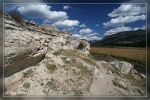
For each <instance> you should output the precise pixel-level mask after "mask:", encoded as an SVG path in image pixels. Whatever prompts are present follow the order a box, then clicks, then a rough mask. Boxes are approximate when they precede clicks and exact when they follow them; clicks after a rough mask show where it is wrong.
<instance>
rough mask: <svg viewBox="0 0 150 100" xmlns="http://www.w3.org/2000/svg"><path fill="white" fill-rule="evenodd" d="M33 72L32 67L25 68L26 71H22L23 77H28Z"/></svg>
mask: <svg viewBox="0 0 150 100" xmlns="http://www.w3.org/2000/svg"><path fill="white" fill-rule="evenodd" d="M32 73H33V70H32V69H29V70H27V71H26V72H24V73H23V76H24V77H29V76H30V75H31V74H32Z"/></svg>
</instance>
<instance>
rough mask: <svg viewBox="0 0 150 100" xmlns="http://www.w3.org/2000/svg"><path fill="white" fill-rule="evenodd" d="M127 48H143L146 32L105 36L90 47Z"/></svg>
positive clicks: (127, 32) (126, 32)
mask: <svg viewBox="0 0 150 100" xmlns="http://www.w3.org/2000/svg"><path fill="white" fill-rule="evenodd" d="M100 45H103V46H129V47H145V45H146V31H145V30H141V29H139V30H136V31H125V32H119V33H117V34H113V35H109V36H105V37H104V38H103V39H102V40H100V41H98V42H96V43H94V44H92V46H100Z"/></svg>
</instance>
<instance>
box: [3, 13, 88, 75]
mask: <svg viewBox="0 0 150 100" xmlns="http://www.w3.org/2000/svg"><path fill="white" fill-rule="evenodd" d="M4 20H5V44H4V46H5V55H4V59H5V61H4V64H5V76H9V75H12V74H14V73H16V72H18V71H20V70H22V69H24V68H27V67H29V66H32V65H35V64H37V63H38V62H40V61H41V60H42V59H43V58H44V56H45V55H46V53H47V52H50V53H53V52H55V51H57V50H60V49H71V48H73V49H75V48H76V47H77V46H78V45H79V43H80V42H81V40H79V39H78V40H76V41H75V42H77V46H76V45H74V44H72V43H71V41H69V42H70V44H71V45H67V42H66V41H67V39H68V38H70V36H71V34H69V33H68V34H67V33H63V32H59V30H58V29H57V28H55V27H53V26H49V25H43V26H40V27H38V26H37V25H35V24H32V23H30V22H25V23H23V25H19V24H18V23H16V22H15V20H13V19H12V18H11V17H10V16H8V15H5V16H4ZM70 39H71V38H70ZM86 48H87V45H84V48H83V51H87V52H88V49H86ZM76 49H78V48H76ZM87 52H86V53H87Z"/></svg>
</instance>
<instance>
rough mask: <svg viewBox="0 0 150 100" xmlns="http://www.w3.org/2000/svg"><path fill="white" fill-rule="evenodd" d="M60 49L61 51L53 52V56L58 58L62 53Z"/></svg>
mask: <svg viewBox="0 0 150 100" xmlns="http://www.w3.org/2000/svg"><path fill="white" fill-rule="evenodd" d="M62 51H63V50H62V49H61V50H58V51H55V52H54V53H53V55H55V56H58V55H60V54H61V53H62Z"/></svg>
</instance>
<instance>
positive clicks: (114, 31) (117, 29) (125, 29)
mask: <svg viewBox="0 0 150 100" xmlns="http://www.w3.org/2000/svg"><path fill="white" fill-rule="evenodd" d="M138 29H145V26H143V27H134V28H131V27H125V26H122V27H117V28H114V29H111V30H109V31H106V33H105V36H106V35H112V34H116V33H119V32H124V31H134V30H138Z"/></svg>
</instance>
